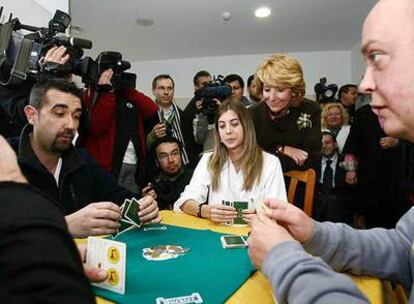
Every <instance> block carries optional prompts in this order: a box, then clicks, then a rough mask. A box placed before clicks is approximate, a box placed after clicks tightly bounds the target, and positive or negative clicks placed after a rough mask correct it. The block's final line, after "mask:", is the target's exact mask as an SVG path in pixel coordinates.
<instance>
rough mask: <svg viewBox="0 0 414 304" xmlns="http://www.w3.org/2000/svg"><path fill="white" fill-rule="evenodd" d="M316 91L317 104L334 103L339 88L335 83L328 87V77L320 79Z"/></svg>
mask: <svg viewBox="0 0 414 304" xmlns="http://www.w3.org/2000/svg"><path fill="white" fill-rule="evenodd" d="M314 90H315V93H316V101H317V102H319V103H327V102H334V101H335V94H336V92H337V91H338V86H337V85H336V84H334V83H332V84H329V85H328V84H327V79H326V77H322V78H321V79H319V82H318V83H317V84H315V86H314Z"/></svg>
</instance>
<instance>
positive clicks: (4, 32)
mask: <svg viewBox="0 0 414 304" xmlns="http://www.w3.org/2000/svg"><path fill="white" fill-rule="evenodd" d="M16 22H17V19H15V20H12V21H10V22H7V23H6V24H2V25H0V67H1V66H2V65H3V64H5V63H6V61H7V54H6V51H7V49H8V47H9V44H10V40H11V37H12V33H13V29H14V26H15V24H16ZM32 42H33V41H32V40H31V39H28V38H25V37H23V38H22V41H21V43H20V46H19V50H18V52H17V56H16V60H15V62H14V63H13V67H12V69H11V71H10V75H9V78H8V79H7V80H3V79H0V84H2V85H9V84H11V85H14V84H18V83H19V82H21V80H26V78H27V75H26V71H27V62H28V60H29V57H30V51H31V48H32Z"/></svg>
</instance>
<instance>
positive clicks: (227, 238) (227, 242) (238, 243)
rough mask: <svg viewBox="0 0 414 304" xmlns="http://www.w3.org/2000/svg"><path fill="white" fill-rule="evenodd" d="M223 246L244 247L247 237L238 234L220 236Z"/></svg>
mask: <svg viewBox="0 0 414 304" xmlns="http://www.w3.org/2000/svg"><path fill="white" fill-rule="evenodd" d="M220 241H221V245H222V246H223V248H225V249H227V248H245V247H247V238H246V237H245V236H239V235H223V236H221V237H220Z"/></svg>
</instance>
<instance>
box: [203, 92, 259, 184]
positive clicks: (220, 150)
mask: <svg viewBox="0 0 414 304" xmlns="http://www.w3.org/2000/svg"><path fill="white" fill-rule="evenodd" d="M229 110H232V111H233V112H234V113H235V114H236V115H237V117H238V118H239V120H240V123H241V126H242V128H243V134H244V139H243V148H242V153H241V157H240V158H239V159H238V160H237V161H236V162H237V165H238V166H240V169H241V170H242V172H243V176H244V181H243V189H244V190H247V191H248V190H251V189H252V188H253V186H254V185H255V183H259V182H260V176H261V174H262V170H263V153H262V149H261V148H260V147H259V145H258V144H257V141H256V132H255V128H254V124H253V120H252V118H251V116H250V113H249V112H248V111H247V110H246V108H245V107H244V106H243V105H242V104H241V103H240V102H238V101H230V100H226V101H224V102H223V103H222V104H221V105H220V106H219V108H218V110H217V116H216V121H215V131H214V150H213V154H212V155H211V156H210V159H209V161H208V170H209V172H210V176H211V185H212V190H213V191H217V190H218V189H219V184H220V174H221V171H222V169H223V167H224V164H225V163H226V162H227V161H230V160H229V156H228V152H227V148H226V146H225V145H224V144H223V143H222V142H221V140H220V135H219V131H218V120H219V118H220V117H221V116H222V115H223V114H224V113H225V112H227V111H229Z"/></svg>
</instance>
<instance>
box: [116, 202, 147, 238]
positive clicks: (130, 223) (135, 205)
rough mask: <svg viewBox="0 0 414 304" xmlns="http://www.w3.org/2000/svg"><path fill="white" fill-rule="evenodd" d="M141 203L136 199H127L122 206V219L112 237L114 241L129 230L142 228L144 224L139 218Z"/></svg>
mask: <svg viewBox="0 0 414 304" xmlns="http://www.w3.org/2000/svg"><path fill="white" fill-rule="evenodd" d="M140 201H141V200H137V199H136V198H134V197H133V198H132V199H125V201H124V203H123V204H122V206H121V219H120V220H119V227H118V229H117V231H116V232H115V233H114V234H113V235H112V238H113V239H114V238H116V237H117V236H118V235H120V234H122V233H124V232H126V231H128V230H131V229H133V228H135V227H138V228H139V227H141V224H142V223H141V221H140V219H139V216H138V211H139V203H140Z"/></svg>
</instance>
